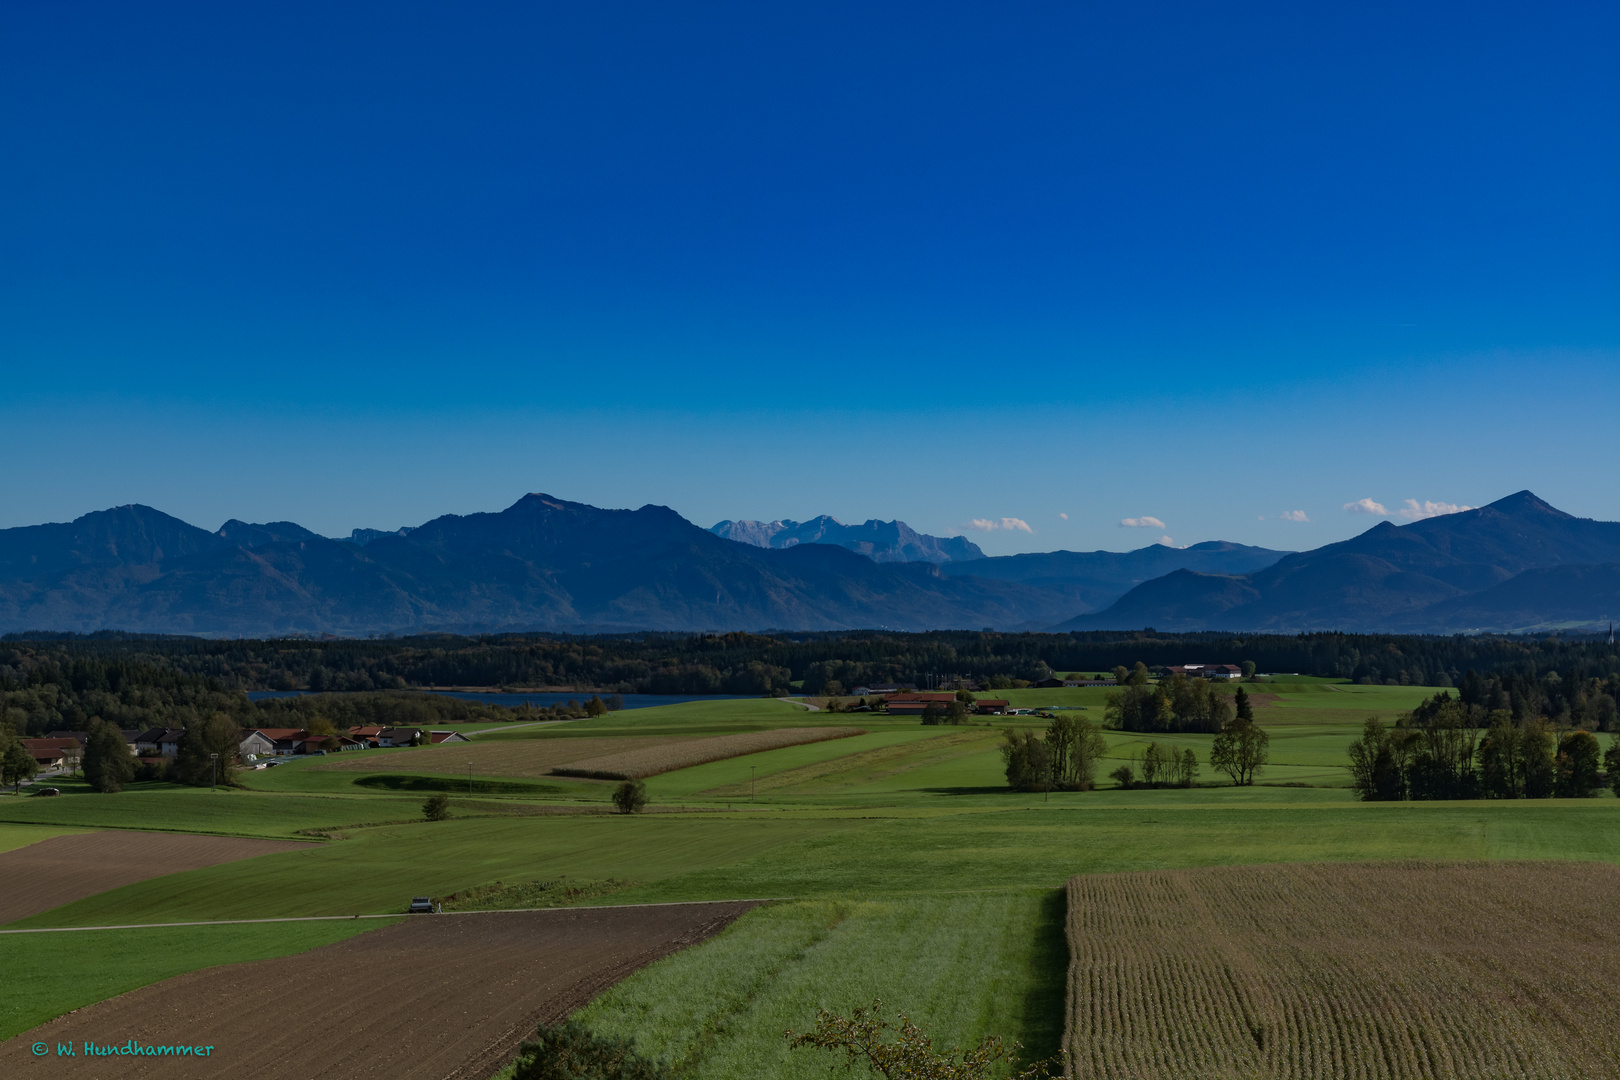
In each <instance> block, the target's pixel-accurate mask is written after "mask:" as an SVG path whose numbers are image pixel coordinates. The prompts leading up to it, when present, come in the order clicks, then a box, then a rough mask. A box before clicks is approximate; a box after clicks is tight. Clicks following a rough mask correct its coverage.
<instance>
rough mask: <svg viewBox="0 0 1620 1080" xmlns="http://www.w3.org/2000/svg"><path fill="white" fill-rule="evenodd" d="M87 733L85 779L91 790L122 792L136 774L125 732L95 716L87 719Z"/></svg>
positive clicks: (108, 792)
mask: <svg viewBox="0 0 1620 1080" xmlns="http://www.w3.org/2000/svg"><path fill="white" fill-rule="evenodd" d="M87 734H88V738H87V739H86V741H85V746H84V778H85V779H86V780H88V781H89V782H90V787H91V789H92V790H95V791H100V792H103V793H104V794H111V793H113V792H115V791H122V790H123V789H124V785H125V784H127V783H129V782H130V780H131V779H132V778H133V777H134V776H135V758H134V756H133V755H132V754H130V752H129V743H127V742H125V741H124V733H123V732H122V731H120V730H118V729H117V728H116V727H113V725H111V724H109V723H107V722H106V721H105V720H101V719H99V718H98V719H94V720H91V721H90V730H89V732H88V733H87Z"/></svg>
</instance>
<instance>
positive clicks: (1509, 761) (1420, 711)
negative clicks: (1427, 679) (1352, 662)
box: [1350, 693, 1620, 801]
mask: <svg viewBox="0 0 1620 1080" xmlns="http://www.w3.org/2000/svg"><path fill="white" fill-rule="evenodd" d="M1605 770H1606V771H1607V774H1608V781H1609V783H1610V784H1612V785H1615V788H1616V793H1617V794H1620V738H1617V739H1616V740H1615V741H1614V743H1613V745H1611V746H1610V748H1609V750H1608V752H1607V753H1604V752H1603V750H1602V748H1601V747H1600V745H1599V744H1598V739H1597V736H1595V735H1594V734H1592V732H1590V731H1587V730H1585V729H1583V728H1574V729H1569V730H1563V731H1560V730H1559V729H1558V727H1557V725H1555V724H1554V723H1553V722H1552V721H1551V720H1549V719H1548V718H1546V717H1540V716H1538V717H1529V718H1526V719H1523V720H1517V721H1516V720H1515V719H1514V718H1513V714H1512V713H1511V712H1510V711H1508V710H1507V709H1495V710H1492V711H1490V712H1482V711H1481V710H1480V708H1479V706H1477V705H1471V704H1469V703H1467V702H1465V701H1463V700H1460V699H1453V698H1452V697H1451V695H1450V694H1445V693H1443V694H1439V695H1436V696H1435V697H1432V698H1429V699H1427V700H1425V701H1424V702H1423V703H1422V704H1421V705H1420V706H1418V708H1417V709H1414V710H1413V711H1412V712H1411V713H1410V714H1409V715H1407V716H1404V717H1402V718H1401V719H1400V720H1399V721H1397V722H1396V724H1395V726H1394V727H1386V726H1385V725H1384V723H1383V722H1382V721H1381V720H1379V719H1377V718H1376V717H1371V718H1369V719H1368V720H1367V722H1366V724H1365V725H1364V726H1363V728H1362V733H1361V737H1360V738H1359V739H1357V740H1356V741H1355V742H1353V743H1351V744H1350V776H1351V782H1352V784H1353V785H1354V787H1355V789H1356V792H1357V794H1359V795H1360V796H1361V797H1362V798H1363V799H1365V800H1368V801H1388V800H1399V799H1478V798H1486V799H1547V798H1565V799H1574V798H1585V797H1588V796H1591V795H1595V794H1596V793H1597V792H1598V790H1599V789H1600V788H1601V787H1602V784H1603V777H1602V776H1601V775H1600V774H1601V773H1602V772H1603V771H1605Z"/></svg>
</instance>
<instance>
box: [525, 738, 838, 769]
mask: <svg viewBox="0 0 1620 1080" xmlns="http://www.w3.org/2000/svg"><path fill="white" fill-rule="evenodd" d="M865 734H866V730H865V729H864V728H851V727H814V728H776V729H774V730H772V731H750V732H745V733H742V734H738V735H718V736H715V737H714V738H710V739H687V740H684V741H682V742H676V743H668V744H666V745H664V746H640V747H635V748H633V749H632V748H625V749H623V750H621V751H620V752H619V753H616V754H604V755H602V756H601V757H593V758H583V759H580V760H576V761H571V762H568V763H567V764H566V765H560V766H558V767H556V768H554V769H552V770H551V772H552V775H553V776H586V777H592V778H594V779H597V780H640V779H642V778H643V777H647V776H657V775H658V774H659V773H667V772H674V771H675V770H676V769H686V768H690V767H691V766H693V765H707V764H708V763H709V762H711V761H725V760H726V759H727V758H734V757H742V756H743V755H745V754H757V753H760V752H761V751H764V750H780V749H781V748H782V747H784V746H802V745H804V744H805V743H815V742H826V741H827V740H829V739H844V738H848V737H849V736H851V735H865ZM621 741H622V740H621Z"/></svg>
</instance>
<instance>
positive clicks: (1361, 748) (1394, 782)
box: [1350, 716, 1407, 802]
mask: <svg viewBox="0 0 1620 1080" xmlns="http://www.w3.org/2000/svg"><path fill="white" fill-rule="evenodd" d="M1406 756H1407V755H1406V732H1404V731H1399V730H1396V731H1390V730H1388V729H1386V728H1385V727H1384V722H1383V721H1382V720H1380V719H1379V718H1378V717H1376V716H1369V717H1368V718H1367V722H1366V723H1365V724H1363V725H1362V728H1361V738H1359V739H1357V740H1356V741H1355V742H1353V743H1351V744H1350V786H1351V787H1353V788H1355V790H1356V794H1357V795H1360V796H1361V798H1362V800H1363V801H1365V802H1387V801H1393V800H1396V799H1404V798H1406Z"/></svg>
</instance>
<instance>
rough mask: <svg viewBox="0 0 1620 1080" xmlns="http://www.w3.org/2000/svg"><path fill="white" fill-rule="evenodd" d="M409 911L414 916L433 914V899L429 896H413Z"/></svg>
mask: <svg viewBox="0 0 1620 1080" xmlns="http://www.w3.org/2000/svg"><path fill="white" fill-rule="evenodd" d="M408 910H409V911H410V913H411V914H412V915H424V914H431V913H432V912H433V898H432V897H429V896H413V897H411V906H410V908H409V909H408Z"/></svg>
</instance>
